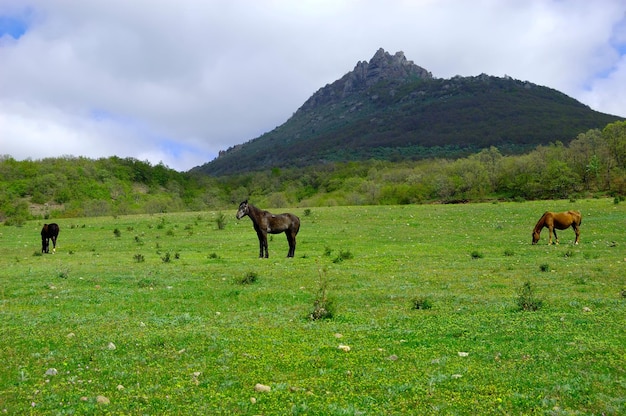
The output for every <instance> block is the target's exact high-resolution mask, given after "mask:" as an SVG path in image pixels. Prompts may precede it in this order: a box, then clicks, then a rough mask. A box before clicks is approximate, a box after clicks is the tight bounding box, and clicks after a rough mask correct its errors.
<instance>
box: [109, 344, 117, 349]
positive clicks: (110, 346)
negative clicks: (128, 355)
mask: <svg viewBox="0 0 626 416" xmlns="http://www.w3.org/2000/svg"><path fill="white" fill-rule="evenodd" d="M107 348H108V349H110V350H114V349H116V348H117V347H116V346H115V344H114V343H112V342H109V345H107Z"/></svg>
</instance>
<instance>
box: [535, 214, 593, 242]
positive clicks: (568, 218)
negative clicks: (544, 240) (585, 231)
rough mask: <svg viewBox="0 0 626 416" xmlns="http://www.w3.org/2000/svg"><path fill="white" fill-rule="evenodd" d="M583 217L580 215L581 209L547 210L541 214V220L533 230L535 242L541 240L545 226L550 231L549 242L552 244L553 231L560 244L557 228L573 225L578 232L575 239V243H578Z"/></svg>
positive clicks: (561, 228)
mask: <svg viewBox="0 0 626 416" xmlns="http://www.w3.org/2000/svg"><path fill="white" fill-rule="evenodd" d="M582 218H583V217H582V215H580V212H579V211H567V212H550V211H546V212H545V213H544V214H543V215H542V216H541V218H540V219H539V222H537V225H535V229H534V230H533V244H537V241H539V234H541V230H542V229H543V227H546V228H548V230H549V231H550V239H549V240H548V244H552V233H554V238H555V240H556V244H559V237H558V236H557V235H556V230H565V229H567V228H569V227H572V228H573V229H574V232H575V233H576V240H575V241H574V244H578V241H579V240H580V223H581V222H582Z"/></svg>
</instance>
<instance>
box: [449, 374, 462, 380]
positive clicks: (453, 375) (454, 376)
mask: <svg viewBox="0 0 626 416" xmlns="http://www.w3.org/2000/svg"><path fill="white" fill-rule="evenodd" d="M451 377H452V378H454V379H456V378H461V377H463V376H462V375H461V374H452V376H451Z"/></svg>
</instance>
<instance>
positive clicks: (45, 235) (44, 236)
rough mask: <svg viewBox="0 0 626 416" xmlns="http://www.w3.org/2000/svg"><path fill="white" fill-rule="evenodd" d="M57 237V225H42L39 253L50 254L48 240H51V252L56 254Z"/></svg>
mask: <svg viewBox="0 0 626 416" xmlns="http://www.w3.org/2000/svg"><path fill="white" fill-rule="evenodd" d="M58 236H59V225H58V224H55V223H52V224H44V225H43V228H42V229H41V252H42V253H49V252H50V240H52V252H53V253H54V252H56V250H57V237H58Z"/></svg>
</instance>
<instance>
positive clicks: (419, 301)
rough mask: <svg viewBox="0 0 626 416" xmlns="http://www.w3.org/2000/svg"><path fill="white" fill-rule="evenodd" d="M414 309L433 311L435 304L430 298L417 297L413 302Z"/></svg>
mask: <svg viewBox="0 0 626 416" xmlns="http://www.w3.org/2000/svg"><path fill="white" fill-rule="evenodd" d="M411 304H412V305H413V309H432V307H433V304H432V303H431V301H430V300H429V299H428V298H422V297H416V298H413V300H412V301H411Z"/></svg>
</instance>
